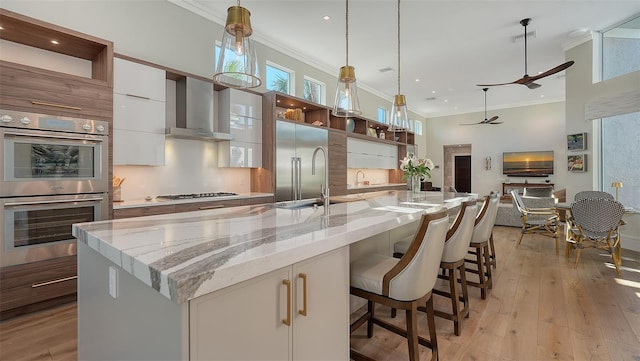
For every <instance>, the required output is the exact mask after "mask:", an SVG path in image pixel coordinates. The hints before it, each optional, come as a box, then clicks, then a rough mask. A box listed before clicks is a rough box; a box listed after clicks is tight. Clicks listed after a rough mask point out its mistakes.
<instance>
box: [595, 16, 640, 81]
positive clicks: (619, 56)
mask: <svg viewBox="0 0 640 361" xmlns="http://www.w3.org/2000/svg"><path fill="white" fill-rule="evenodd" d="M601 40H602V80H607V79H611V78H615V77H617V76H620V75H624V74H628V73H631V72H634V71H638V70H640V61H638V59H640V17H637V18H635V19H631V20H628V21H626V22H624V23H623V24H620V25H617V26H615V27H614V28H611V29H609V30H606V31H603V32H602V39H601Z"/></svg>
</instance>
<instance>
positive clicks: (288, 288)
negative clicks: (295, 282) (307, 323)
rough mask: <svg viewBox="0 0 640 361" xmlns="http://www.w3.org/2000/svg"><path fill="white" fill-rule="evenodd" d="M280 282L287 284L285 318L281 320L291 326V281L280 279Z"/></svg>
mask: <svg viewBox="0 0 640 361" xmlns="http://www.w3.org/2000/svg"><path fill="white" fill-rule="evenodd" d="M282 284H283V285H285V286H287V318H285V319H283V320H282V323H284V324H285V325H287V326H291V281H289V280H282Z"/></svg>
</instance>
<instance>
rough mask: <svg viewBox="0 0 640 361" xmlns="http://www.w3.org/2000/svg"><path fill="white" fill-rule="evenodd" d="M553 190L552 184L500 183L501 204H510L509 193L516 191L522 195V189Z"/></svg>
mask: <svg viewBox="0 0 640 361" xmlns="http://www.w3.org/2000/svg"><path fill="white" fill-rule="evenodd" d="M525 187H526V188H545V187H551V188H553V183H502V197H500V200H501V201H502V202H511V195H510V193H511V191H512V190H514V189H515V190H517V191H518V193H520V194H523V193H524V188H525Z"/></svg>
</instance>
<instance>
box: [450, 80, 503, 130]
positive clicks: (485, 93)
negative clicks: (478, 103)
mask: <svg viewBox="0 0 640 361" xmlns="http://www.w3.org/2000/svg"><path fill="white" fill-rule="evenodd" d="M482 90H483V91H484V120H483V121H481V122H478V123H462V124H460V125H476V124H502V122H496V120H498V116H497V115H494V116H492V117H491V118H490V119H487V90H489V88H482Z"/></svg>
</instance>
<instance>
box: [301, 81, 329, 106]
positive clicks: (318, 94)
mask: <svg viewBox="0 0 640 361" xmlns="http://www.w3.org/2000/svg"><path fill="white" fill-rule="evenodd" d="M325 89H326V86H325V84H324V83H322V82H320V81H317V80H315V79H313V78H309V77H308V76H305V77H304V99H306V100H308V101H310V102H314V103H318V104H326V101H325Z"/></svg>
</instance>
